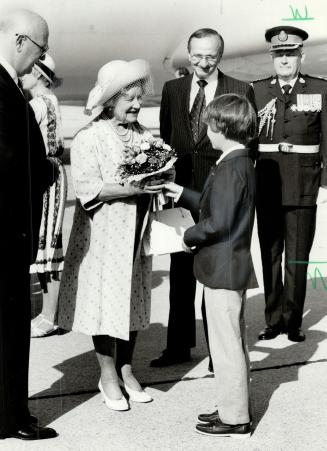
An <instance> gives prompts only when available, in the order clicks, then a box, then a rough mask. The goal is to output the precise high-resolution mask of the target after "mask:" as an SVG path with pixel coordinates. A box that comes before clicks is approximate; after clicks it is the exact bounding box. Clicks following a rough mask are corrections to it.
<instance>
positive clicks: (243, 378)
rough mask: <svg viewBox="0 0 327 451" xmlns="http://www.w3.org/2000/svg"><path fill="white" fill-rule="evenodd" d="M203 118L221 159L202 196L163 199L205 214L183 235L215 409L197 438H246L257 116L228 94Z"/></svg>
mask: <svg viewBox="0 0 327 451" xmlns="http://www.w3.org/2000/svg"><path fill="white" fill-rule="evenodd" d="M204 118H205V122H206V123H207V125H208V136H209V138H210V141H211V143H212V146H213V148H214V149H217V150H221V151H222V152H223V153H222V154H221V156H220V158H219V159H218V160H217V162H216V165H215V166H214V167H213V168H212V170H211V172H210V174H209V176H208V178H207V181H206V183H205V185H204V189H203V191H202V193H201V194H200V193H197V192H195V191H192V190H190V189H187V188H183V187H181V186H179V185H176V184H174V183H168V184H166V185H165V188H166V192H165V194H168V196H172V197H174V198H175V200H178V202H179V204H180V205H182V206H184V207H186V208H189V209H190V210H194V209H197V210H199V215H200V217H199V222H198V223H197V224H195V225H194V226H193V227H191V228H189V229H188V230H186V232H185V235H184V243H185V245H186V246H187V248H191V249H192V251H193V252H194V253H195V254H196V255H195V258H194V274H195V277H196V279H197V280H198V281H199V282H201V283H202V284H203V285H204V294H205V305H206V311H207V320H208V331H209V346H210V352H211V355H212V360H213V367H214V373H215V383H216V404H217V406H218V410H216V411H215V412H213V413H211V414H201V415H199V417H198V419H199V421H200V423H198V424H197V425H196V431H197V432H199V433H201V434H206V435H212V436H217V437H219V436H222V437H225V436H238V437H249V436H250V435H251V426H250V416H249V360H248V354H247V347H246V337H245V325H244V303H245V298H246V290H247V288H255V287H257V286H258V285H257V280H256V276H255V273H254V268H253V263H252V257H251V252H250V245H251V236H252V228H253V221H254V211H255V173H254V167H253V162H252V159H251V158H250V151H249V150H248V149H247V146H248V145H249V143H250V142H251V141H252V140H253V139H254V137H255V134H256V113H255V111H254V109H253V108H252V106H251V104H250V103H249V101H248V100H247V99H246V98H245V97H241V96H239V95H236V94H225V95H221V96H219V97H216V98H215V99H214V100H213V101H212V102H210V103H209V105H208V107H207V109H206V111H205V116H204Z"/></svg>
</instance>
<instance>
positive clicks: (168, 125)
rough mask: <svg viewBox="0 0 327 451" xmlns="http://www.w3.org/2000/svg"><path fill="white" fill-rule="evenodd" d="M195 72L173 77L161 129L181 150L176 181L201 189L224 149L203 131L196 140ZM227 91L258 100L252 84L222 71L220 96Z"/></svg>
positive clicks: (164, 98) (165, 92)
mask: <svg viewBox="0 0 327 451" xmlns="http://www.w3.org/2000/svg"><path fill="white" fill-rule="evenodd" d="M192 77H193V75H192V74H191V75H187V76H185V77H181V78H178V79H176V80H170V81H168V82H166V83H165V85H164V87H163V91H162V100H161V109H160V132H161V137H162V139H163V140H164V141H165V142H166V143H168V144H170V145H171V146H172V147H173V148H174V149H175V150H176V152H177V155H178V161H177V162H176V165H175V167H176V183H179V184H181V185H183V186H187V187H190V188H192V189H195V190H197V191H201V190H202V188H203V185H204V182H205V180H206V178H207V176H208V173H209V171H210V168H211V166H212V165H213V164H214V163H215V161H216V160H217V159H218V158H219V156H220V154H221V152H220V151H217V150H214V149H213V148H212V146H211V143H210V141H209V138H208V136H207V128H206V127H205V128H204V129H203V130H202V133H201V135H200V138H199V141H198V142H197V143H195V142H194V140H193V136H192V130H191V125H190V119H189V103H190V91H191V84H192ZM226 93H237V94H241V95H246V96H247V97H248V98H249V100H250V101H251V102H252V103H254V97H253V91H252V88H251V86H250V85H248V84H247V83H244V82H242V81H239V80H236V79H234V78H231V77H228V76H227V75H224V74H223V73H222V72H221V71H218V86H217V90H216V94H215V95H216V96H218V95H220V94H226Z"/></svg>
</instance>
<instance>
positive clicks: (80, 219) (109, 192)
mask: <svg viewBox="0 0 327 451" xmlns="http://www.w3.org/2000/svg"><path fill="white" fill-rule="evenodd" d="M150 89H151V77H150V71H149V65H148V63H147V62H146V61H144V60H140V59H139V60H133V61H130V62H126V61H111V62H109V63H107V64H105V65H104V66H103V67H102V68H101V69H100V70H99V73H98V79H97V83H96V86H95V87H94V89H92V91H91V92H90V94H89V97H88V101H87V106H86V111H87V112H92V110H93V109H95V108H101V109H102V112H101V114H100V115H99V116H98V117H97V118H96V119H95V120H93V121H92V122H91V124H90V125H89V126H87V127H86V128H84V129H82V130H81V131H80V132H79V133H78V134H77V135H76V137H75V139H74V141H73V143H72V148H71V169H72V178H73V184H74V189H75V192H76V196H77V204H76V210H75V216H74V223H73V228H72V231H71V235H70V240H69V245H68V249H67V254H66V259H65V267H64V271H63V275H62V281H61V287H60V293H59V325H60V327H62V328H64V329H67V330H74V331H78V332H83V333H85V334H88V335H91V336H92V338H93V343H94V347H95V351H96V354H97V358H98V361H99V364H100V368H101V377H100V381H99V389H100V391H101V393H102V396H103V399H104V401H105V403H106V405H107V407H109V408H110V409H113V410H127V409H128V408H129V404H128V402H127V400H126V398H125V396H124V394H123V392H122V391H121V388H120V385H123V386H124V388H125V391H126V392H127V394H128V395H129V400H130V401H135V402H149V401H151V400H152V398H151V396H150V395H149V394H148V393H147V392H145V391H144V390H142V388H141V386H140V384H139V382H138V381H137V380H136V378H135V376H134V375H133V373H132V367H131V360H132V355H133V349H134V345H135V340H136V334H137V331H138V330H141V329H145V328H147V327H148V325H149V320H150V295H151V259H150V258H149V257H145V256H143V255H141V253H140V247H141V240H142V234H143V231H144V227H145V225H146V221H147V216H148V210H149V205H150V202H151V196H150V195H149V194H150V193H154V192H157V191H158V189H156V187H155V186H154V187H153V186H152V187H150V186H147V185H145V186H144V187H143V188H141V187H140V186H137V185H135V184H128V183H125V184H124V185H122V184H121V183H119V182H120V178H119V176H118V175H117V169H118V166H119V164H120V162H121V158H122V155H123V152H124V148H125V146H127V145H128V146H133V145H140V144H141V143H142V141H144V140H146V139H147V138H150V137H151V136H152V135H151V134H150V132H149V131H147V130H146V129H145V128H144V127H143V126H141V125H140V124H139V123H138V122H137V117H138V114H139V111H140V107H141V102H142V97H143V95H144V94H145V93H148V92H150Z"/></svg>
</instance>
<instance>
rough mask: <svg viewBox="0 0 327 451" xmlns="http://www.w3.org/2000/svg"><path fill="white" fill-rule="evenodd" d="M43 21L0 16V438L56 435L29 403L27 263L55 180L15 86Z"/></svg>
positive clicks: (36, 47) (20, 14)
mask: <svg viewBox="0 0 327 451" xmlns="http://www.w3.org/2000/svg"><path fill="white" fill-rule="evenodd" d="M47 42H48V26H47V23H46V22H45V20H44V19H43V18H42V17H40V16H39V15H38V14H35V13H33V12H31V11H28V10H15V11H12V12H10V13H7V15H4V16H2V17H1V18H0V208H1V213H2V216H1V221H0V255H1V259H0V439H4V438H7V437H14V438H18V439H22V440H38V439H46V438H52V437H55V436H56V435H57V434H56V432H55V431H54V430H53V429H50V428H44V427H40V426H38V424H37V419H36V418H35V417H32V416H31V415H30V413H29V409H28V364H29V345H30V322H31V302H30V277H29V266H30V264H31V263H32V262H33V261H34V260H35V257H36V252H37V247H38V235H39V228H40V221H41V212H42V199H43V192H44V191H45V189H46V188H47V186H48V185H50V183H52V182H53V180H54V177H55V174H54V171H53V166H52V164H51V163H50V162H49V161H47V160H46V155H45V149H44V144H43V139H42V135H41V132H40V129H39V127H38V124H37V122H36V120H35V117H34V114H33V111H32V109H31V107H30V106H29V103H28V101H27V100H26V99H25V97H24V94H23V92H22V91H21V90H20V87H19V81H18V77H19V76H21V75H24V74H26V73H29V72H31V70H32V67H33V65H34V63H35V62H36V61H37V60H38V59H39V58H40V57H42V55H43V54H45V52H46V51H47Z"/></svg>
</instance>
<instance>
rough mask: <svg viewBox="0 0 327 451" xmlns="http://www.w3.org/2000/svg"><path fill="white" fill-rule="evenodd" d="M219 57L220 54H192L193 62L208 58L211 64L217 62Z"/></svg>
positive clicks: (196, 62) (207, 60)
mask: <svg viewBox="0 0 327 451" xmlns="http://www.w3.org/2000/svg"><path fill="white" fill-rule="evenodd" d="M218 58H219V54H217V55H190V60H191V63H193V64H198V63H200V62H201V61H202V60H206V62H207V63H209V64H216V62H217V60H218Z"/></svg>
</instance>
